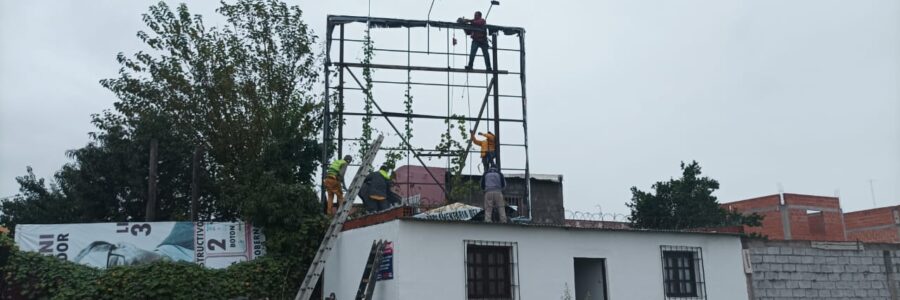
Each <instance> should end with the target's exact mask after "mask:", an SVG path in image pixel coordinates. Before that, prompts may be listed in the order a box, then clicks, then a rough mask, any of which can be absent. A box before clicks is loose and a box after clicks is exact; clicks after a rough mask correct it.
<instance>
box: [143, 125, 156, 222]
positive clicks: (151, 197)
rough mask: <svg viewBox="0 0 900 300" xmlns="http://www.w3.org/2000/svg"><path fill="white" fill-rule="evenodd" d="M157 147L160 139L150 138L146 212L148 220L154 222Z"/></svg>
mask: <svg viewBox="0 0 900 300" xmlns="http://www.w3.org/2000/svg"><path fill="white" fill-rule="evenodd" d="M157 148H159V141H157V140H156V139H150V174H149V176H147V213H146V214H145V218H146V221H147V222H152V221H154V220H155V219H156V166H157V163H158V160H157V159H156V155H157Z"/></svg>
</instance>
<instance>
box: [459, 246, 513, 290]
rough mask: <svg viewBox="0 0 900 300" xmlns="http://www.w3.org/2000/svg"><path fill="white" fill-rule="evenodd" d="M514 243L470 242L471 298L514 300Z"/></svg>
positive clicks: (468, 283) (468, 284) (468, 272)
mask: <svg viewBox="0 0 900 300" xmlns="http://www.w3.org/2000/svg"><path fill="white" fill-rule="evenodd" d="M513 246H514V244H512V243H502V242H472V241H470V242H467V243H466V295H467V299H470V300H488V299H490V300H507V299H508V300H513V299H516V297H515V294H516V292H515V290H516V289H517V286H516V284H515V278H516V274H515V272H516V270H515V265H516V262H515V249H514V247H513Z"/></svg>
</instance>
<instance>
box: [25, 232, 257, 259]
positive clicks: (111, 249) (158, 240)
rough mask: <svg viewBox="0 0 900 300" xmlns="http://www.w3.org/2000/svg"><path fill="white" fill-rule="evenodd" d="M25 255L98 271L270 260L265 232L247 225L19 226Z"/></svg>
mask: <svg viewBox="0 0 900 300" xmlns="http://www.w3.org/2000/svg"><path fill="white" fill-rule="evenodd" d="M15 240H16V245H18V246H19V249H20V250H22V251H33V252H38V253H41V254H46V255H52V256H55V257H57V258H59V259H64V260H68V261H72V262H75V263H80V264H84V265H89V266H93V267H98V268H106V267H110V266H120V265H135V264H141V263H148V262H154V261H160V260H163V261H184V262H191V263H196V264H199V265H201V266H205V267H209V268H225V267H228V266H230V265H232V264H234V263H237V262H242V261H248V260H252V259H255V258H257V257H260V256H262V255H265V251H266V250H265V246H264V245H263V242H264V241H265V237H264V236H263V234H262V230H260V228H256V227H253V226H252V225H250V224H247V223H243V222H209V223H206V222H196V223H195V222H120V223H87V224H46V225H27V224H22V225H18V226H16V236H15Z"/></svg>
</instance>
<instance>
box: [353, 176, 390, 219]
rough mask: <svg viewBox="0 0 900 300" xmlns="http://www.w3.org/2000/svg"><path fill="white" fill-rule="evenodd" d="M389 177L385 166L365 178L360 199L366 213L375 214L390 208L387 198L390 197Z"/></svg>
mask: <svg viewBox="0 0 900 300" xmlns="http://www.w3.org/2000/svg"><path fill="white" fill-rule="evenodd" d="M391 193H393V192H391V175H390V168H389V167H388V166H387V165H381V168H379V169H378V170H377V171H372V172H371V173H369V175H368V176H366V180H365V181H364V182H363V187H362V188H361V189H360V194H359V195H360V197H361V198H362V200H363V204H365V206H366V212H368V213H375V212H379V211H382V210H385V209H388V208H390V207H391V204H390V203H389V202H390V200H389V199H388V197H390V196H391Z"/></svg>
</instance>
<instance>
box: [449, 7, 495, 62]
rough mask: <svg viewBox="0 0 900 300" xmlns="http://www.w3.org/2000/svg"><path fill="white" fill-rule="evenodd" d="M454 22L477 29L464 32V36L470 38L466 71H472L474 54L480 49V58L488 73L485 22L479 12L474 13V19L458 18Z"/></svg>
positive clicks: (488, 59)
mask: <svg viewBox="0 0 900 300" xmlns="http://www.w3.org/2000/svg"><path fill="white" fill-rule="evenodd" d="M456 21H457V22H459V23H463V24H468V25H472V26H476V27H479V28H478V29H466V30H465V32H466V34H468V35H469V36H471V37H472V50H471V51H470V52H469V64H468V65H466V70H471V69H472V65H473V64H474V63H475V52H478V49H481V56H484V68H485V69H487V70H488V71H490V70H491V57H490V55H489V54H488V40H487V31H486V30H485V29H484V27H485V25H487V21H485V20H484V19H482V18H481V12H480V11H476V12H475V18H474V19H471V20H469V19H466V18H459V19H457V20H456Z"/></svg>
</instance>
